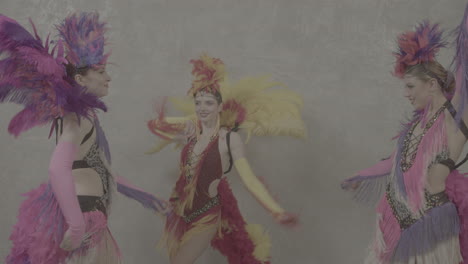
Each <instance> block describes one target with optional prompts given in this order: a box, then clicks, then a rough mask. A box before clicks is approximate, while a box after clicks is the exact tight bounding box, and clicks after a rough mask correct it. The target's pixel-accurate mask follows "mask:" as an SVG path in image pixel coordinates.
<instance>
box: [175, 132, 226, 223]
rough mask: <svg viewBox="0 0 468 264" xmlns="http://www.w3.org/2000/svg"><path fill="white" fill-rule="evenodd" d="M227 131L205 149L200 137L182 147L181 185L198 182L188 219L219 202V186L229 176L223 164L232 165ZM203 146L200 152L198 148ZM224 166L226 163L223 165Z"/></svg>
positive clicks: (216, 137) (215, 138)
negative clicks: (199, 140)
mask: <svg viewBox="0 0 468 264" xmlns="http://www.w3.org/2000/svg"><path fill="white" fill-rule="evenodd" d="M225 135H226V131H225V130H222V131H220V133H218V134H217V135H215V136H214V137H213V138H212V140H210V142H209V143H208V144H207V145H206V147H205V148H196V146H197V145H196V144H197V140H196V139H192V140H190V141H189V142H188V143H187V144H186V145H185V147H184V149H183V150H182V159H181V165H182V170H183V171H182V173H181V178H179V181H178V184H180V183H181V182H185V184H186V185H189V184H190V183H192V181H196V182H193V184H194V186H193V187H194V188H195V192H194V195H193V203H192V206H191V208H189V207H186V208H185V210H184V217H185V218H186V221H190V220H193V218H195V217H197V216H199V215H201V214H202V213H204V212H206V211H207V210H209V209H211V208H213V207H216V206H218V205H219V198H218V196H217V194H218V193H217V186H218V184H219V181H220V180H222V178H223V175H225V173H224V172H225V170H224V169H223V167H229V164H228V163H229V159H228V157H226V156H227V155H228V150H227V144H226V137H225ZM197 147H198V146H197ZM199 149H203V151H200V152H196V151H194V150H199ZM223 165H224V166H223Z"/></svg>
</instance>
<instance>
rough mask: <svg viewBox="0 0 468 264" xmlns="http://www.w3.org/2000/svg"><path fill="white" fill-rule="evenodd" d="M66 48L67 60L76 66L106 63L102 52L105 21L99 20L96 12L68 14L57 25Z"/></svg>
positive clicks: (107, 55)
mask: <svg viewBox="0 0 468 264" xmlns="http://www.w3.org/2000/svg"><path fill="white" fill-rule="evenodd" d="M57 30H58V31H59V35H60V38H61V39H62V40H63V41H64V44H65V47H66V49H67V60H68V62H69V63H71V64H73V65H74V66H75V67H76V68H83V67H93V66H95V65H99V64H106V61H107V57H109V55H110V54H109V53H107V54H104V46H105V44H106V38H105V36H104V34H105V32H106V31H107V27H106V23H105V22H99V14H98V13H97V12H89V13H88V12H82V13H79V14H72V15H70V16H68V17H67V18H66V19H65V20H64V21H63V22H62V23H61V24H60V25H58V26H57Z"/></svg>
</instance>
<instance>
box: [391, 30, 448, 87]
mask: <svg viewBox="0 0 468 264" xmlns="http://www.w3.org/2000/svg"><path fill="white" fill-rule="evenodd" d="M442 34H443V31H442V30H441V29H440V28H439V25H438V24H434V25H430V24H429V22H427V21H424V22H422V23H420V24H419V25H417V26H416V29H415V31H408V32H405V33H402V34H401V35H399V36H398V40H397V41H398V51H397V52H394V53H393V55H394V56H395V58H396V63H395V69H394V73H393V74H394V75H395V76H397V77H399V78H402V77H403V75H404V74H405V71H406V70H407V69H408V67H410V66H413V65H416V64H420V63H425V62H430V61H434V60H435V56H436V54H437V52H438V51H439V49H440V48H443V47H445V46H446V45H447V43H446V42H445V41H444V40H443V38H442Z"/></svg>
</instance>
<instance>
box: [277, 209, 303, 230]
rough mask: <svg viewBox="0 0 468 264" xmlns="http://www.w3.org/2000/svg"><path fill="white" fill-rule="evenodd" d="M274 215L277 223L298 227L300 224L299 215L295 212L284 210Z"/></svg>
mask: <svg viewBox="0 0 468 264" xmlns="http://www.w3.org/2000/svg"><path fill="white" fill-rule="evenodd" d="M274 217H275V220H276V222H277V223H279V224H280V225H283V226H286V227H297V226H298V225H299V217H298V216H297V215H295V214H291V213H286V212H284V213H279V214H274Z"/></svg>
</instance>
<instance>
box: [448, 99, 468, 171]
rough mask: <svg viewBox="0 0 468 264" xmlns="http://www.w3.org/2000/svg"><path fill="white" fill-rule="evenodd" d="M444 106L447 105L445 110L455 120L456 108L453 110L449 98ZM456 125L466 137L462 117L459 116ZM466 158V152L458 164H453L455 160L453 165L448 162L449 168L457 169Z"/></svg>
mask: <svg viewBox="0 0 468 264" xmlns="http://www.w3.org/2000/svg"><path fill="white" fill-rule="evenodd" d="M445 105H446V107H447V110H448V111H449V112H450V114H451V115H452V117H453V118H454V119H455V121H456V120H457V119H456V118H455V117H456V116H457V110H455V107H454V106H453V104H452V102H450V101H449V100H447V102H446V103H445ZM457 125H458V128H460V131H461V132H462V133H463V135H465V138H466V139H468V127H466V124H465V121H463V119H462V118H460V121H459V122H457ZM467 160H468V153H467V154H466V156H465V158H464V159H463V160H462V161H460V162H459V163H458V164H456V165H455V162H453V165H452V164H450V165H451V166H450V167H449V168H450V170H455V169H457V168H458V167H460V166H461V165H463V163H465V162H466V161H467Z"/></svg>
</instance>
